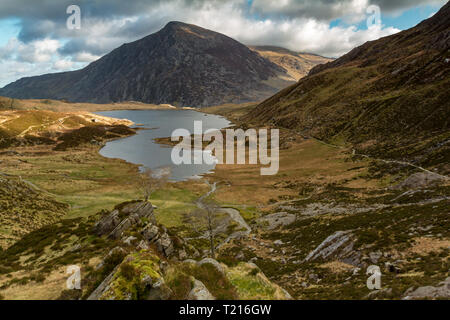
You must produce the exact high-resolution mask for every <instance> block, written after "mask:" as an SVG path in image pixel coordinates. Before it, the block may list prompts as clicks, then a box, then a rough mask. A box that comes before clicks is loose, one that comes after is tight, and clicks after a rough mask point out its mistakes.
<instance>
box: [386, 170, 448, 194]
mask: <svg viewBox="0 0 450 320" xmlns="http://www.w3.org/2000/svg"><path fill="white" fill-rule="evenodd" d="M445 181H448V178H447V177H445V176H442V175H440V174H437V173H432V172H425V171H423V172H417V173H414V174H412V175H410V176H409V177H408V178H406V179H405V180H403V181H402V182H400V183H399V184H397V185H396V186H395V187H394V188H393V189H409V190H410V189H422V188H427V187H433V186H436V185H439V184H442V183H444V182H445Z"/></svg>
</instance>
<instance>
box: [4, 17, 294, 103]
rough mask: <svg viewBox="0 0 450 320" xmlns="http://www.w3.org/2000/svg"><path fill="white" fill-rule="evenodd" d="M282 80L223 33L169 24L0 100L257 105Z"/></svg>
mask: <svg viewBox="0 0 450 320" xmlns="http://www.w3.org/2000/svg"><path fill="white" fill-rule="evenodd" d="M285 75H286V71H285V70H284V69H283V68H281V67H279V66H278V65H276V64H275V63H272V62H271V61H269V60H268V59H265V58H263V57H261V56H260V55H259V54H257V53H256V52H254V51H252V50H250V49H249V48H247V47H246V46H245V45H243V44H241V43H239V42H237V41H235V40H233V39H231V38H229V37H227V36H225V35H222V34H220V33H217V32H213V31H210V30H207V29H203V28H200V27H197V26H195V25H189V24H184V23H181V22H170V23H168V24H167V25H166V26H165V27H164V28H163V29H162V30H160V31H159V32H157V33H154V34H152V35H149V36H147V37H145V38H143V39H140V40H138V41H135V42H132V43H127V44H124V45H122V46H121V47H119V48H117V49H115V50H113V51H112V52H111V53H109V54H107V55H105V56H103V57H102V58H101V59H99V60H97V61H95V62H93V63H91V64H90V65H88V66H87V67H85V68H84V69H81V70H78V71H73V72H63V73H56V74H47V75H43V76H37V77H29V78H22V79H20V80H18V81H16V82H14V83H11V84H9V85H7V86H6V87H4V88H3V89H1V90H0V95H4V96H8V97H13V98H25V99H27V98H45V99H65V100H69V101H71V102H96V103H108V102H118V101H141V102H147V103H156V104H161V103H170V104H172V105H176V106H191V107H202V106H208V105H217V104H222V103H227V102H245V101H258V100H261V99H263V98H266V97H268V96H270V95H272V94H274V93H275V92H277V91H278V90H280V89H281V88H284V87H285V86H287V85H289V84H291V83H292V81H289V80H285V79H286V78H287V77H286V76H285ZM283 78H284V79H283Z"/></svg>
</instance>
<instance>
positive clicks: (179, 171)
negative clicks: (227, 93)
mask: <svg viewBox="0 0 450 320" xmlns="http://www.w3.org/2000/svg"><path fill="white" fill-rule="evenodd" d="M96 113H97V114H99V115H103V116H108V117H113V118H120V119H128V120H131V121H133V122H134V123H135V124H139V125H142V127H143V128H147V129H150V130H138V131H137V134H136V135H133V136H130V137H127V138H124V139H119V140H114V141H110V142H107V143H106V145H105V146H104V147H103V148H102V149H101V150H100V154H101V155H102V156H104V157H107V158H119V159H123V160H126V161H128V162H131V163H134V164H139V165H142V166H144V167H147V168H150V169H153V170H154V169H158V168H163V167H170V170H171V178H170V179H171V180H173V181H183V180H187V179H192V178H198V177H200V176H201V175H204V174H207V173H210V172H211V171H212V170H213V169H214V167H215V165H214V164H212V165H208V164H181V165H174V164H173V163H172V160H171V152H172V148H171V147H168V146H162V145H160V144H158V143H156V142H155V141H154V140H153V139H155V138H164V137H170V136H171V134H172V132H173V131H174V130H175V129H178V128H183V129H187V130H189V131H190V132H191V133H193V132H194V121H196V120H201V121H202V124H203V131H206V130H208V129H222V128H225V127H228V126H230V125H231V122H230V121H228V120H227V119H225V118H224V117H222V116H218V115H212V114H206V113H201V112H197V111H194V110H116V111H103V112H96Z"/></svg>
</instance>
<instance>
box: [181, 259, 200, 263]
mask: <svg viewBox="0 0 450 320" xmlns="http://www.w3.org/2000/svg"><path fill="white" fill-rule="evenodd" d="M183 263H190V264H197V261H195V260H193V259H186V260H184V261H183Z"/></svg>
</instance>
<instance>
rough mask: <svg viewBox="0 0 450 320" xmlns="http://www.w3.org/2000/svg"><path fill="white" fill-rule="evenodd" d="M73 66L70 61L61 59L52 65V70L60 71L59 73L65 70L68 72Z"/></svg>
mask: <svg viewBox="0 0 450 320" xmlns="http://www.w3.org/2000/svg"><path fill="white" fill-rule="evenodd" d="M73 65H74V62H73V61H71V60H67V59H63V60H58V61H56V62H55V63H54V64H53V69H55V70H61V71H66V70H70V69H71V68H72V67H73Z"/></svg>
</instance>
